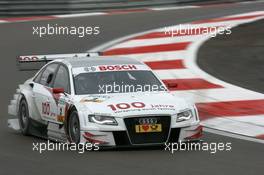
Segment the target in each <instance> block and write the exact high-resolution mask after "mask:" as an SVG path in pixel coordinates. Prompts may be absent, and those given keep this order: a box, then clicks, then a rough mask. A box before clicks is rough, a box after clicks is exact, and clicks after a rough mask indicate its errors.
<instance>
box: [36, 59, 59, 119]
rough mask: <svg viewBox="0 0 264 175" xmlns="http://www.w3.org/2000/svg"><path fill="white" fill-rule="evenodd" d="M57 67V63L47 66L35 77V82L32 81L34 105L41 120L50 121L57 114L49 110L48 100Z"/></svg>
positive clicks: (50, 96) (50, 95)
mask: <svg viewBox="0 0 264 175" xmlns="http://www.w3.org/2000/svg"><path fill="white" fill-rule="evenodd" d="M58 66H59V65H58V64H57V63H52V64H49V65H47V66H46V67H45V68H44V69H43V70H42V71H41V73H40V75H38V76H37V80H35V81H34V87H33V93H34V98H35V104H36V106H37V109H38V111H39V113H40V116H41V118H42V119H43V120H48V121H52V120H54V117H55V116H56V115H57V112H56V111H53V110H52V109H51V101H50V99H51V98H52V96H53V93H52V83H53V81H54V78H55V75H56V71H57V69H58Z"/></svg>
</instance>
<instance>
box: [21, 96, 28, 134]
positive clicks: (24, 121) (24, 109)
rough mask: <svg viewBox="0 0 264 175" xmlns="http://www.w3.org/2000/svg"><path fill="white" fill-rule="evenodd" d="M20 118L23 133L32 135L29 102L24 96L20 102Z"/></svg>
mask: <svg viewBox="0 0 264 175" xmlns="http://www.w3.org/2000/svg"><path fill="white" fill-rule="evenodd" d="M18 120H19V126H20V129H21V133H22V134H23V135H30V132H29V128H30V118H29V112H28V104H27V101H26V99H25V98H22V99H21V101H20V104H19V111H18Z"/></svg>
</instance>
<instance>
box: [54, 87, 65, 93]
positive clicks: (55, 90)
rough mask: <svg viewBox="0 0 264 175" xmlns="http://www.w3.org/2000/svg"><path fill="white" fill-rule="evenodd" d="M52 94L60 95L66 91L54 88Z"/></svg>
mask: <svg viewBox="0 0 264 175" xmlns="http://www.w3.org/2000/svg"><path fill="white" fill-rule="evenodd" d="M52 92H53V93H54V94H60V93H64V92H65V91H64V89H63V88H53V89H52Z"/></svg>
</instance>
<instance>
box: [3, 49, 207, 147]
mask: <svg viewBox="0 0 264 175" xmlns="http://www.w3.org/2000/svg"><path fill="white" fill-rule="evenodd" d="M38 63H45V65H44V66H43V67H42V68H41V69H40V70H39V71H38V72H37V73H36V74H35V76H34V77H33V78H30V79H29V80H27V81H26V82H25V83H24V84H21V85H19V88H18V89H17V91H16V94H15V95H14V99H13V100H11V104H10V105H9V106H8V112H9V114H10V115H12V116H13V119H9V120H8V124H9V127H11V128H13V129H16V130H20V131H21V132H22V134H24V135H36V136H41V137H45V138H47V139H50V140H55V141H60V142H69V143H97V144H99V145H101V146H136V145H156V144H164V143H167V142H179V141H189V140H197V139H199V138H200V137H201V134H202V128H201V126H200V125H199V122H200V121H199V116H198V112H197V109H196V107H195V105H194V104H192V103H190V102H187V101H186V100H185V99H182V98H180V97H177V96H175V95H173V94H172V93H170V92H169V91H168V89H167V87H166V86H169V87H174V86H175V84H166V85H165V84H164V83H163V82H162V81H161V80H160V79H159V78H158V77H157V76H156V75H155V73H154V72H152V70H151V69H150V68H149V67H148V66H147V65H145V64H144V63H141V62H139V61H137V60H134V59H131V58H123V57H111V56H107V57H106V56H99V55H98V56H95V55H93V54H88V53H78V54H56V55H37V56H20V57H19V58H18V64H19V65H20V69H22V70H23V69H24V70H28V69H32V68H30V66H32V65H34V64H38ZM25 65H26V66H25ZM28 65H30V66H28ZM34 66H35V65H34ZM14 116H15V118H14Z"/></svg>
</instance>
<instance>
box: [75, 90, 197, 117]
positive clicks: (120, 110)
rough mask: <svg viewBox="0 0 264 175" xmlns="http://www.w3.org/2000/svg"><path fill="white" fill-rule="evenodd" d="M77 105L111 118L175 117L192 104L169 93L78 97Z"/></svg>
mask: <svg viewBox="0 0 264 175" xmlns="http://www.w3.org/2000/svg"><path fill="white" fill-rule="evenodd" d="M76 100H77V103H78V104H79V105H80V106H82V108H83V109H87V110H88V111H89V113H92V114H99V115H111V116H117V117H118V116H119V117H125V116H133V115H160V114H162V115H173V114H176V113H178V112H179V111H182V110H184V109H186V108H192V104H190V103H188V102H187V101H185V100H184V99H182V98H179V97H177V96H174V95H173V94H171V93H168V92H162V93H140V94H138V93H135V94H104V95H87V96H78V97H77V98H76Z"/></svg>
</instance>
